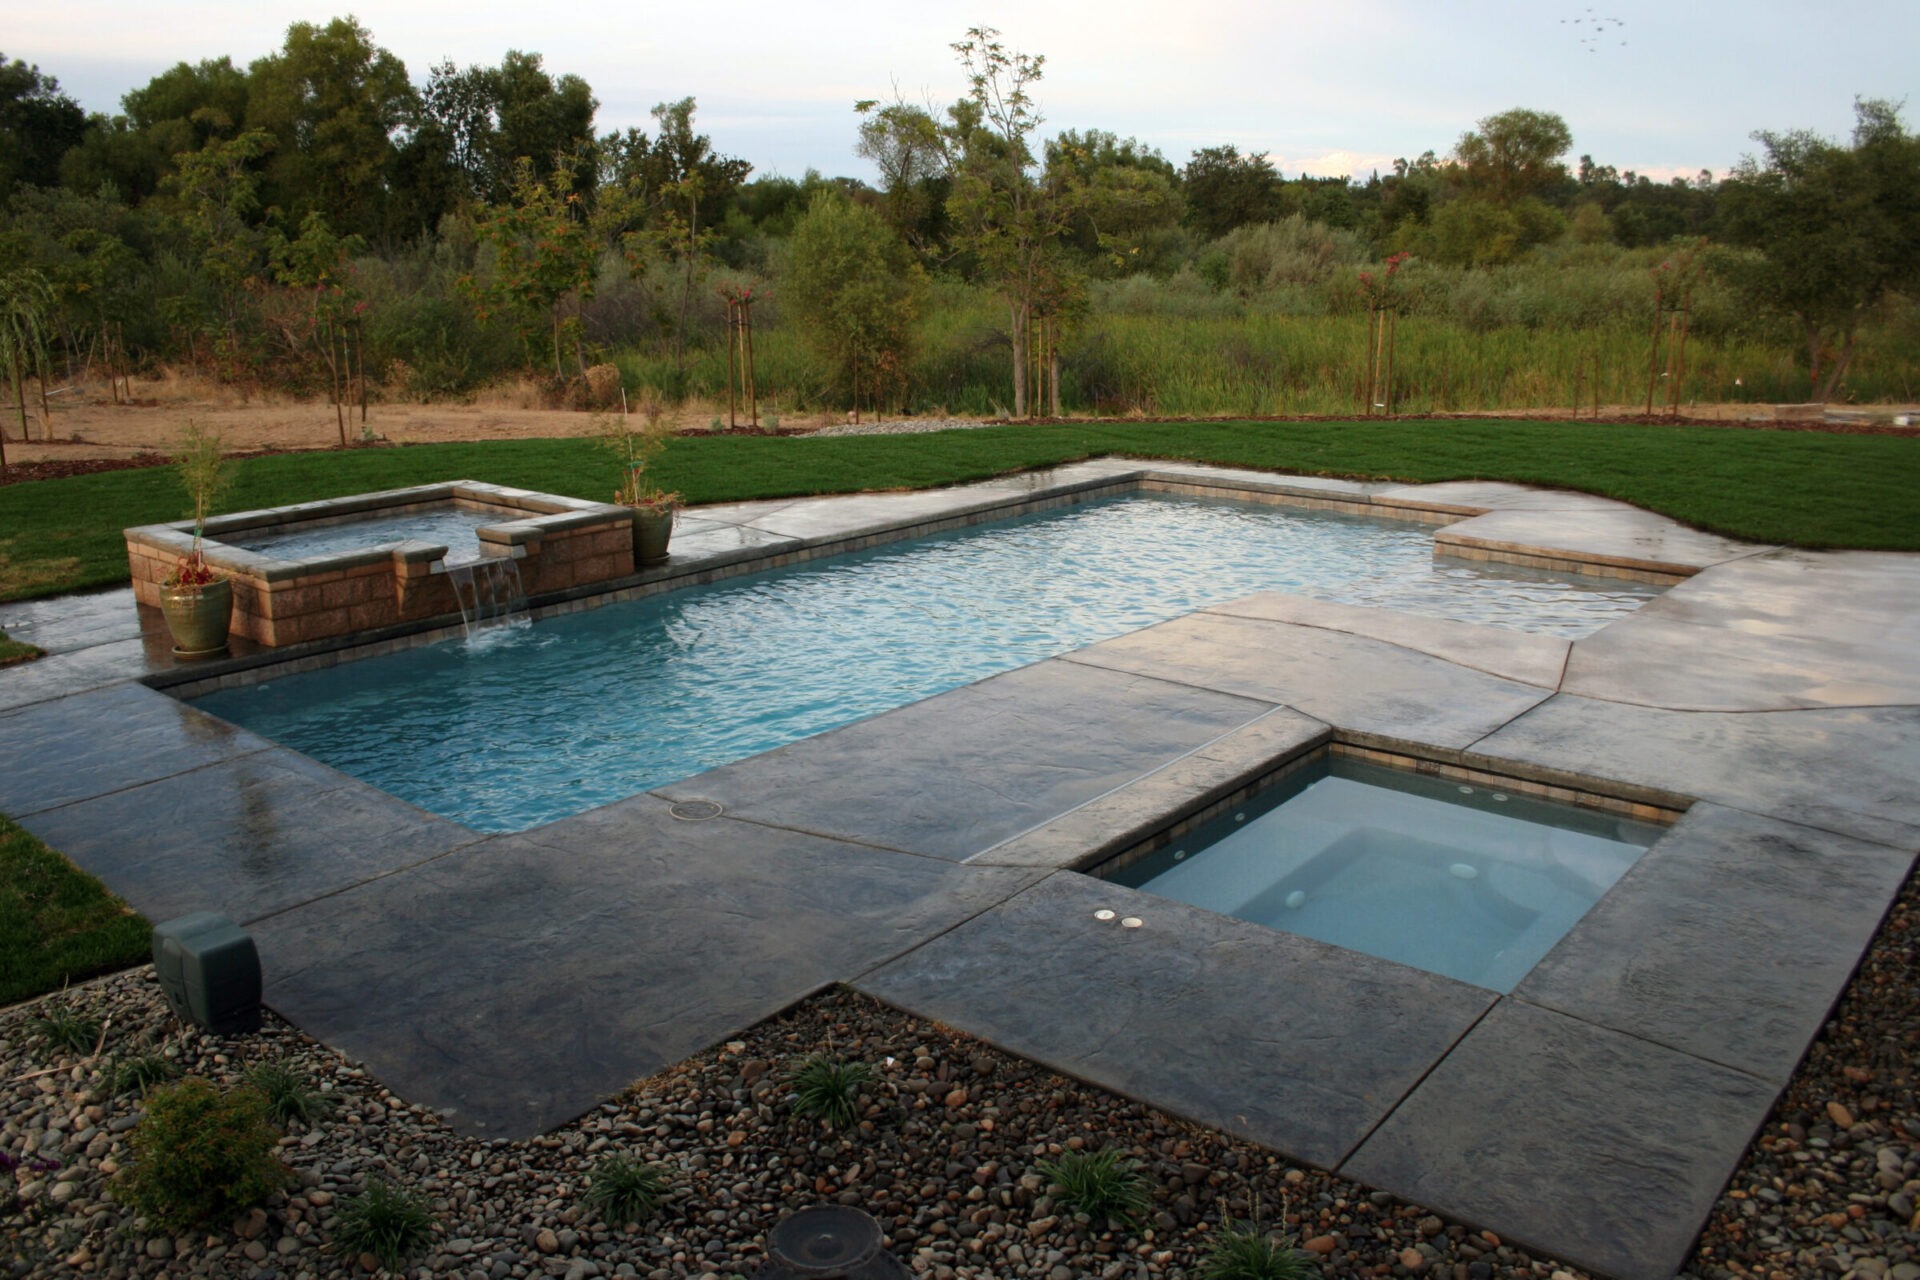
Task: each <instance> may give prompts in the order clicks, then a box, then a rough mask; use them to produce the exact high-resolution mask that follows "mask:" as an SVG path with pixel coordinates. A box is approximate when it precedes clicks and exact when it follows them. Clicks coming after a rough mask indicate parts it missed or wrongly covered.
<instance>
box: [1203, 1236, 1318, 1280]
mask: <svg viewBox="0 0 1920 1280" xmlns="http://www.w3.org/2000/svg"><path fill="white" fill-rule="evenodd" d="M1318 1270H1319V1264H1318V1262H1317V1260H1316V1259H1315V1258H1314V1256H1313V1255H1312V1254H1310V1253H1307V1252H1305V1251H1303V1250H1300V1249H1296V1248H1294V1247H1293V1246H1292V1245H1291V1244H1288V1243H1284V1242H1281V1241H1277V1240H1275V1239H1274V1238H1273V1236H1272V1235H1270V1234H1269V1233H1267V1232H1265V1231H1262V1230H1261V1229H1260V1228H1259V1225H1258V1224H1257V1223H1251V1222H1249V1223H1246V1224H1245V1225H1243V1226H1235V1225H1234V1224H1233V1223H1231V1222H1223V1223H1221V1224H1220V1231H1219V1233H1218V1234H1217V1235H1215V1236H1214V1238H1213V1244H1212V1246H1211V1247H1209V1248H1208V1250H1207V1256H1206V1257H1205V1258H1203V1259H1202V1260H1201V1262H1200V1280H1307V1278H1308V1277H1310V1276H1312V1275H1313V1274H1314V1273H1315V1272H1316V1271H1318Z"/></svg>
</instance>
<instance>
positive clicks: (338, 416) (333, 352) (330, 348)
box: [324, 316, 347, 445]
mask: <svg viewBox="0 0 1920 1280" xmlns="http://www.w3.org/2000/svg"><path fill="white" fill-rule="evenodd" d="M324 328H325V331H326V342H327V386H328V387H329V388H330V389H331V391H332V393H333V420H334V424H335V425H336V426H338V427H339V428H340V443H341V444H342V445H344V444H346V442H347V411H346V408H345V406H343V405H342V404H341V403H340V399H341V396H340V352H339V351H338V349H337V348H336V347H335V346H334V341H333V317H332V316H328V317H327V319H326V324H325V326H324Z"/></svg>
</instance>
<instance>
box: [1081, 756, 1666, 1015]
mask: <svg viewBox="0 0 1920 1280" xmlns="http://www.w3.org/2000/svg"><path fill="white" fill-rule="evenodd" d="M1665 830H1666V828H1664V827H1662V826H1659V825H1657V824H1654V823H1650V822H1641V821H1637V820H1635V819H1633V818H1628V817H1622V816H1618V815H1615V814H1612V813H1607V812H1602V811H1599V810H1595V809H1587V808H1577V807H1575V806H1573V805H1567V804H1558V803H1554V802H1551V801H1547V800H1541V799H1536V798H1533V797H1530V796H1525V795H1520V794H1517V793H1515V792H1512V791H1507V790H1503V789H1500V788H1498V787H1487V786H1475V785H1471V784H1468V783H1463V782H1455V781H1450V780H1448V779H1446V778H1442V777H1433V776H1428V775H1424V774H1419V773H1415V772H1411V771H1409V770H1405V769H1391V768H1384V767H1382V766H1379V765H1373V764H1366V763H1362V762H1358V761H1353V760H1349V759H1346V758H1343V757H1339V756H1335V757H1332V758H1325V757H1323V758H1322V759H1320V760H1318V761H1315V762H1311V763H1308V764H1305V765H1303V766H1301V767H1300V768H1298V769H1296V770H1294V771H1293V772H1291V773H1289V774H1287V775H1286V776H1285V777H1284V778H1283V779H1282V780H1281V781H1280V782H1279V783H1278V784H1276V785H1274V786H1272V787H1270V788H1268V789H1266V790H1265V791H1262V792H1260V793H1259V794H1257V795H1256V796H1255V797H1254V798H1253V799H1252V800H1251V801H1249V802H1248V803H1246V804H1244V805H1238V806H1235V807H1233V808H1232V809H1230V810H1228V811H1227V812H1224V813H1222V814H1220V815H1219V816H1217V817H1215V818H1212V819H1209V820H1208V821H1206V822H1204V823H1201V824H1200V825H1198V826H1195V827H1193V828H1192V829H1191V830H1188V831H1185V832H1183V833H1181V834H1180V835H1179V837H1178V838H1176V839H1174V840H1173V841H1172V842H1170V843H1168V844H1166V845H1165V846H1164V847H1163V848H1160V849H1159V850H1157V851H1156V852H1153V853H1150V854H1148V855H1146V856H1145V857H1139V858H1133V859H1128V858H1126V857H1125V856H1124V855H1123V857H1122V858H1120V859H1116V860H1115V862H1114V863H1113V864H1110V865H1109V867H1107V868H1102V869H1100V870H1098V871H1097V872H1096V874H1098V875H1100V876H1101V877H1102V878H1104V879H1107V880H1111V881H1114V882H1115V883H1118V884H1124V885H1130V886H1132V887H1134V888H1136V889H1140V890H1142V891H1144V892H1147V893H1151V894H1154V895H1156V896H1159V897H1162V898H1172V899H1174V900H1176V901H1179V902H1185V903H1189V904H1191V905H1193V906H1196V907H1204V908H1206V909H1207V910H1210V911H1217V912H1220V913H1221V914H1222V915H1230V916H1237V917H1238V918H1240V919H1242V920H1248V921H1252V922H1253V923H1255V924H1262V925H1266V926H1267V927H1269V928H1273V929H1284V930H1286V931H1287V932H1288V933H1296V934H1300V935H1302V936H1304V937H1308V938H1317V939H1319V940H1320V941H1321V942H1330V943H1333V944H1334V945H1335V946H1341V947H1346V948H1348V949H1349V950H1352V951H1364V952H1366V953H1367V954H1369V955H1375V956H1379V957H1381V958H1383V959H1386V960H1394V961H1398V962H1399V963H1401V964H1406V965H1412V966H1413V967H1415V968H1417V969H1425V970H1427V971H1428V972H1430V973H1438V974H1442V975H1444V976H1446V977H1449V978H1457V979H1459V980H1460V981H1461V982H1468V983H1472V984H1473V985H1474V986H1477V987H1485V988H1487V989H1489V990H1492V991H1499V992H1507V991H1511V990H1512V989H1513V987H1514V984H1516V983H1518V982H1519V981H1520V979H1522V978H1524V977H1525V976H1526V975H1527V973H1528V972H1529V971H1531V970H1532V969H1533V967H1534V966H1535V965H1536V964H1538V963H1539V962H1540V961H1541V959H1542V958H1544V957H1545V956H1546V954H1547V952H1548V951H1550V950H1551V949H1552V948H1553V945H1554V944H1555V943H1557V942H1558V941H1560V939H1561V938H1562V937H1563V936H1565V934H1566V932H1567V931H1568V930H1569V929H1571V928H1572V927H1573V926H1574V925H1575V924H1577V923H1578V922H1579V920H1580V918H1581V917H1582V916H1584V915H1585V914H1586V913H1587V910H1588V908H1590V907H1592V906H1593V904H1594V903H1596V902H1598V901H1599V900H1600V897H1601V895H1602V894H1604V893H1606V891H1607V890H1608V889H1610V888H1612V887H1613V884H1614V882H1615V881H1616V880H1618V879H1619V878H1620V877H1621V876H1622V875H1624V874H1625V873H1626V871H1627V868H1629V867H1631V866H1632V865H1633V864H1634V862H1636V861H1637V860H1638V859H1639V857H1640V855H1641V854H1642V853H1643V852H1645V850H1646V849H1647V847H1648V846H1650V845H1651V844H1652V843H1653V842H1654V841H1655V840H1657V839H1659V838H1660V836H1661V835H1662V834H1664V832H1665Z"/></svg>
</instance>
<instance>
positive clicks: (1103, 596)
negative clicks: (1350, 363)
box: [198, 496, 1657, 831]
mask: <svg viewBox="0 0 1920 1280" xmlns="http://www.w3.org/2000/svg"><path fill="white" fill-rule="evenodd" d="M1260 590H1276V591H1287V592H1294V593H1299V594H1305V595H1312V596H1318V597H1320V598H1323V599H1330V600H1340V601H1346V602H1349V603H1355V604H1376V605H1392V606H1393V607H1395V608H1399V609H1403V610H1407V611H1409V612H1413V613H1425V614H1437V615H1440V616H1444V617H1451V618H1458V619H1462V620H1465V621H1469V622H1481V623H1490V624H1494V625H1500V626H1508V627H1516V628H1520V629H1526V630H1536V631H1546V632H1550V633H1553V634H1559V635H1584V634H1586V633H1588V632H1590V631H1592V630H1594V629H1595V628H1597V627H1599V626H1601V625H1603V624H1604V623H1606V622H1608V621H1610V620H1612V619H1614V618H1617V617H1620V616H1622V615H1624V614H1626V613H1628V612H1630V611H1631V610H1633V609H1635V608H1638V607H1639V605H1640V604H1641V603H1643V602H1644V601H1645V600H1646V599H1648V598H1649V597H1650V596H1652V595H1654V594H1657V588H1653V587H1647V586H1642V585H1639V584H1634V583H1624V582H1614V581H1608V580H1599V579H1593V580H1583V579H1580V578H1578V577H1575V576H1571V575H1564V574H1549V573H1544V572H1534V571H1529V570H1525V569H1516V568H1513V567H1511V566H1493V565H1486V564H1482V563H1478V562H1470V561H1450V560H1436V559H1435V558H1434V556H1433V542H1432V539H1431V537H1430V536H1429V535H1428V532H1427V531H1426V530H1425V529H1422V528H1420V527H1419V526H1416V525H1410V524H1403V523H1398V522H1393V521H1382V520H1371V519H1362V518H1354V517H1344V516H1331V515H1327V514H1324V513H1320V512H1302V511H1297V510H1289V509H1287V508H1283V507H1273V506H1264V505H1260V504H1255V503H1244V502H1220V501H1210V500H1209V501H1202V500H1194V499H1183V498H1170V497H1158V496H1152V497H1149V496H1138V497H1129V498H1121V499H1113V500H1102V501H1098V502H1092V503H1087V504H1082V505H1079V506H1074V507H1068V508H1064V509H1059V510H1055V511H1051V512H1047V513H1043V514H1038V515H1032V516H1022V517H1018V518H1015V519H1011V520H1007V521H1002V522H998V523H994V524H990V525H981V526H976V527H974V528H972V529H965V530H958V531H955V532H953V533H948V534H939V535H935V536H932V537H927V538H919V539H914V540H912V541H908V542H900V543H894V544H891V545H888V546H885V547H878V548H874V549H872V550H869V551H864V552H858V553H854V554H850V555H846V556H838V557H834V558H832V559H830V560H821V561H815V562H812V563H809V564H805V565H799V566H794V567H792V568H787V569H780V570H773V571H769V572H764V573H758V574H752V575H747V576H743V577H739V578H733V579H729V580H726V581H724V582H720V583H715V584H713V585H711V586H705V587H690V588H686V589H683V590H679V591H674V592H671V593H668V594H665V595H661V596H656V597H653V598H650V599H646V600H635V601H629V602H624V603H618V604H609V605H606V606H604V607H602V608H598V609H592V610H588V611H584V612H580V613H573V614H567V615H564V616H561V617H556V618H552V619H548V620H545V621H542V622H540V623H539V624H538V625H536V626H533V627H530V628H521V629H518V630H511V631H503V632H497V633H492V634H490V635H488V636H487V637H486V638H485V641H484V642H483V643H462V642H459V641H451V642H447V643H442V644H434V645H427V646H422V647H420V648H415V649H409V650H406V651H403V652H399V653H393V654H388V655H385V656H382V657H378V658H370V659H367V660H365V661H361V662H354V663H350V664H345V665H342V666H338V667H334V668H330V669H327V670H322V671H314V672H308V673H304V674H299V675H287V676H282V677H279V678H276V679H273V680H271V681H270V682H264V683H260V684H254V685H250V686H243V687H240V688H235V689H230V690H225V691H221V692H218V693H213V694H209V695H207V696H206V697H204V698H202V699H200V700H199V703H198V705H199V706H201V707H202V708H204V709H205V710H207V711H210V712H213V713H214V714H216V715H219V716H223V717H225V718H226V719H228V720H231V721H234V722H235V723H238V724H241V725H244V726H246V727H247V728H249V729H252V730H255V731H256V732H258V733H261V734H263V735H264V736H266V737H268V738H272V739H274V740H275V741H277V742H280V743H282V744H284V745H286V746H289V747H293V748H294V749H296V750H299V751H302V752H305V753H306V754H307V755H310V756H312V757H314V758H315V759H318V760H321V761H324V762H325V763H327V764H330V765H332V766H334V767H335V768H337V769H340V770H343V771H344V772H346V773H349V774H352V775H354V776H355V777H358V778H361V779H363V780H365V781H367V782H371V783H373V784H374V785H375V786H378V787H380V788H382V789H384V790H386V791H388V792H390V793H392V794H394V795H396V796H400V797H401V798H403V799H405V800H408V801H411V802H412V803H414V804H416V805H419V806H420V807H422V808H424V809H428V810H431V811H432V812H434V813H438V814H441V815H443V816H445V817H448V818H452V819H454V820H455V821H458V822H461V823H464V824H466V825H468V826H470V827H473V828H475V829H476V830H481V831H518V830H523V829H525V828H527V827H531V826H535V825H538V824H540V823H544V822H550V821H553V820H554V819H557V818H562V817H566V816H568V815H570V814H574V813H579V812H582V811H584V810H587V809H590V808H594V807H596V806H599V805H602V804H607V803H609V802H611V801H614V800H618V799H621V798H623V797H626V796H630V795H634V794H637V793H639V792H642V791H646V790H649V789H651V788H654V787H659V786H663V785H665V784H667V783H670V782H674V781H677V780H679V779H681V778H685V777H689V776H691V775H693V774H696V773H701V772H703V771H705V770H707V769H711V768H714V767H716V766H719V765H722V764H727V763H730V762H732V761H735V760H739V759H742V758H744V757H746V756H749V755H753V754H755V753H757V752H761V751H766V750H769V749H771V748H774V747H778V746H782V745H785V744H786V743H789V742H793V741H796V740H798V739H800V738H803V737H807V736H809V735H811V734H815V733H820V732H822V731H824V730H827V729H832V728H835V727H838V726H840V725H844V724H847V723H849V722H851V721H854V720H857V719H860V718H862V717H864V716H869V715H873V714H875V713H877V712H881V711H886V710H888V709H890V708H893V707H897V706H901V705H904V704H905V703H908V702H913V701H916V700H918V699H920V698H925V697H929V696H931V695H933V694H936V693H940V692H943V691H945V690H947V689H953V688H957V687H959V686H960V685H964V684H968V683H971V682H973V681H975V680H980V679H983V678H985V677H986V676H990V675H993V674H995V673H997V672H1001V671H1007V670H1010V669H1012V668H1014V667H1017V666H1022V665H1024V664H1026V663H1029V662H1034V661H1037V660H1039V659H1042V658H1047V657H1052V656H1054V655H1056V654H1060V653H1064V652H1067V651H1068V650H1072V649H1077V648H1081V647H1083V646H1085V645H1088V644H1092V643H1094V642H1096V641H1100V640H1106V639H1110V638H1112V637H1114V636H1117V635H1121V634H1124V633H1126V632H1129V631H1133V630H1136V629H1138V628H1141V627H1145V626H1150V625H1152V624H1153V623H1156V622H1162V621H1165V620H1167V619H1169V618H1174V617H1178V616H1180V615H1181V614H1185V613H1190V612H1192V611H1193V610H1195V609H1199V608H1202V607H1204V606H1206V605H1210V604H1217V603H1220V602H1222V601H1226V600H1231V599H1235V598H1237V597H1239V596H1244V595H1247V594H1249V593H1251V592H1254V591H1260Z"/></svg>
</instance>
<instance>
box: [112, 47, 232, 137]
mask: <svg viewBox="0 0 1920 1280" xmlns="http://www.w3.org/2000/svg"><path fill="white" fill-rule="evenodd" d="M249 91H250V90H249V81H248V79H247V73H246V72H244V71H242V70H241V69H240V68H238V67H236V66H234V65H233V60H232V59H230V58H206V59H202V60H201V61H200V62H196V63H186V62H180V63H175V64H174V66H173V67H172V68H171V69H169V70H167V71H163V72H161V73H160V74H159V75H157V76H155V77H154V78H153V79H151V80H149V81H148V82H147V83H146V84H145V85H144V86H143V87H141V88H138V89H134V90H132V91H131V92H129V93H128V94H127V95H126V96H125V97H123V98H121V99H120V106H121V109H122V110H124V111H125V112H126V118H127V123H128V125H129V126H130V127H131V128H132V129H133V130H135V131H136V132H139V133H142V134H145V135H146V136H147V138H148V140H149V141H150V142H152V143H153V145H154V146H155V147H157V148H158V149H159V150H160V151H161V152H162V153H163V154H164V155H167V156H173V155H178V154H179V153H180V152H182V151H198V150H200V149H201V148H202V147H204V146H206V145H207V143H209V142H211V141H213V140H214V139H215V138H230V137H232V136H233V135H234V133H235V132H237V131H238V130H239V129H240V128H241V127H242V125H243V124H244V123H245V121H246V118H247V95H248V93H249Z"/></svg>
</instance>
